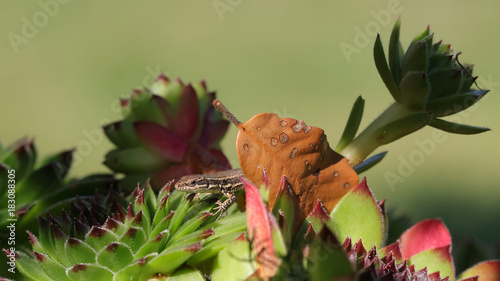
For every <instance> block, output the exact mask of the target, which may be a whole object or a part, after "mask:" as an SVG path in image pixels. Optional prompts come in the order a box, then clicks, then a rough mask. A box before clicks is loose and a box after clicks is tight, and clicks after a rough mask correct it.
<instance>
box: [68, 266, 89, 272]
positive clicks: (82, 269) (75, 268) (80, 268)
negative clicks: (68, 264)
mask: <svg viewBox="0 0 500 281" xmlns="http://www.w3.org/2000/svg"><path fill="white" fill-rule="evenodd" d="M85 270H87V265H85V264H75V265H73V267H72V268H71V271H73V272H74V273H80V271H85Z"/></svg>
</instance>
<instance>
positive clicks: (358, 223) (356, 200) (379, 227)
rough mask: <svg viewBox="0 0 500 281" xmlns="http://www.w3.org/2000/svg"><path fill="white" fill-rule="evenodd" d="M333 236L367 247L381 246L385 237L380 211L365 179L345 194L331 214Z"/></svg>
mask: <svg viewBox="0 0 500 281" xmlns="http://www.w3.org/2000/svg"><path fill="white" fill-rule="evenodd" d="M331 217H332V220H333V222H334V224H335V228H334V230H335V234H336V235H337V237H338V238H339V239H340V240H341V241H344V240H345V239H346V238H347V237H350V238H351V239H352V240H354V241H357V240H359V239H363V244H364V245H367V246H369V247H372V246H373V245H376V246H377V248H379V247H381V246H382V243H383V238H384V236H385V234H384V233H385V231H386V230H385V229H384V225H385V223H384V221H383V216H382V214H381V210H380V208H379V206H378V204H377V202H376V200H375V198H374V197H373V194H372V192H371V190H370V189H369V188H368V185H367V184H366V179H363V181H362V182H361V183H360V184H358V185H357V186H356V187H355V188H353V189H352V190H351V191H350V192H349V193H347V194H346V195H345V196H344V197H343V198H342V199H341V200H340V201H339V203H338V204H337V205H336V206H335V208H334V209H333V211H332V213H331Z"/></svg>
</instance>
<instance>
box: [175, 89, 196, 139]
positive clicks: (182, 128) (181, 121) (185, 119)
mask: <svg viewBox="0 0 500 281" xmlns="http://www.w3.org/2000/svg"><path fill="white" fill-rule="evenodd" d="M177 106H178V107H177V115H176V116H175V133H176V134H178V135H180V136H182V137H184V138H187V139H189V138H191V137H192V136H193V134H194V133H195V132H196V129H197V128H198V116H199V106H198V97H197V96H196V91H195V90H194V89H193V86H191V84H189V85H187V86H186V87H184V89H182V92H181V94H180V96H179V103H178V105H177Z"/></svg>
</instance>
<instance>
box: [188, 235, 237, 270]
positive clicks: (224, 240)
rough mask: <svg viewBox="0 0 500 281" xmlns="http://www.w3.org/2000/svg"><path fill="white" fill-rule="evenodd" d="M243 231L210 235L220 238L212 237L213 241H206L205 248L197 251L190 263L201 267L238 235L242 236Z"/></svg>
mask: <svg viewBox="0 0 500 281" xmlns="http://www.w3.org/2000/svg"><path fill="white" fill-rule="evenodd" d="M242 234H243V232H233V233H229V234H226V235H223V236H218V237H217V236H216V235H217V233H215V234H214V235H212V236H210V237H214V236H216V237H217V238H218V239H212V240H211V242H205V243H204V244H203V248H202V249H201V250H199V251H198V252H196V253H195V254H194V255H193V256H192V257H191V258H190V259H189V260H188V264H189V265H191V266H193V267H200V266H202V264H203V263H204V262H206V261H207V260H209V259H212V258H214V257H215V256H217V255H218V254H219V252H220V251H221V250H222V249H224V248H225V247H226V246H227V245H229V244H230V243H231V242H232V241H233V240H234V239H236V238H237V237H238V236H241V235H242Z"/></svg>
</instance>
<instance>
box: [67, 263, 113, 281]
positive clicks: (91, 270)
mask: <svg viewBox="0 0 500 281" xmlns="http://www.w3.org/2000/svg"><path fill="white" fill-rule="evenodd" d="M66 274H67V275H68V276H69V278H71V280H74V281H109V280H113V273H112V272H111V271H110V270H109V269H107V268H105V267H102V266H99V265H95V264H75V265H74V266H73V267H71V268H68V269H67V270H66Z"/></svg>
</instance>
